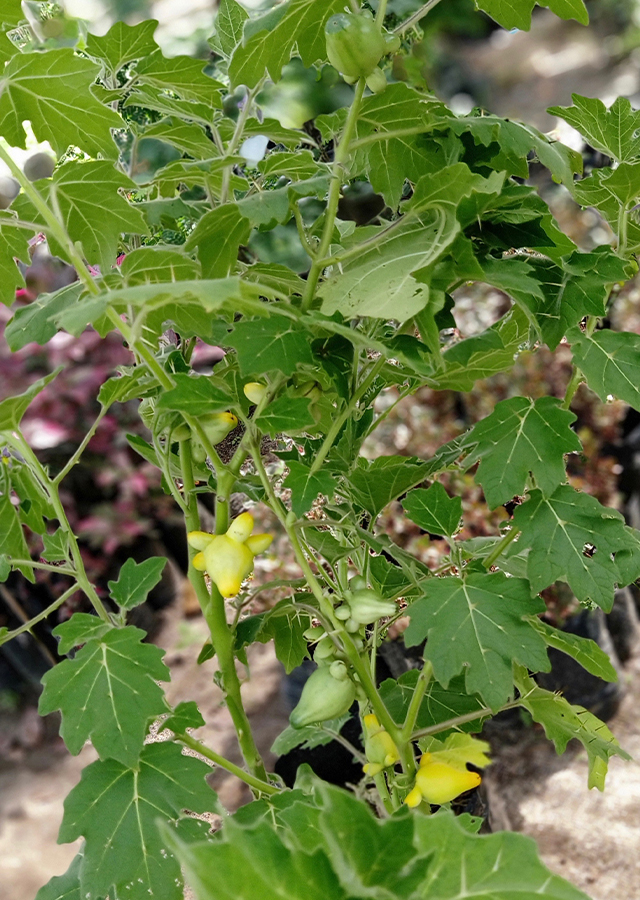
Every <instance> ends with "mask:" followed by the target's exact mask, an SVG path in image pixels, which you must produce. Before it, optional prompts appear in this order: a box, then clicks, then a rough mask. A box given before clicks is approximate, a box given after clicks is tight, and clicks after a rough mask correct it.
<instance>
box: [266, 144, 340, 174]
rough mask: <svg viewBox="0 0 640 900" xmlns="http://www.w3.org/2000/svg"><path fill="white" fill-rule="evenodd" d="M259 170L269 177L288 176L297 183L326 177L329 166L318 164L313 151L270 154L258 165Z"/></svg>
mask: <svg viewBox="0 0 640 900" xmlns="http://www.w3.org/2000/svg"><path fill="white" fill-rule="evenodd" d="M258 170H259V171H260V172H262V174H263V175H265V176H268V177H273V176H274V175H287V176H288V177H289V178H291V179H293V180H295V181H303V180H305V179H312V178H314V177H315V176H316V175H325V176H326V172H327V166H326V163H320V162H318V161H317V160H316V159H315V157H314V155H313V153H312V152H311V150H298V151H296V152H295V153H285V152H279V153H278V152H275V153H269V155H268V156H267V157H266V158H265V159H263V160H262V162H260V163H258Z"/></svg>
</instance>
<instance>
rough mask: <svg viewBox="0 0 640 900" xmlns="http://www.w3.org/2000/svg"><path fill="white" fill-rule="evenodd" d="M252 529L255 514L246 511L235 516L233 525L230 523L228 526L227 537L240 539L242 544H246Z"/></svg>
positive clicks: (235, 539)
mask: <svg viewBox="0 0 640 900" xmlns="http://www.w3.org/2000/svg"><path fill="white" fill-rule="evenodd" d="M252 531H253V516H252V515H251V513H248V512H244V513H241V514H240V515H239V516H238V517H237V518H235V519H234V520H233V522H232V523H231V525H229V527H228V528H227V537H229V538H231V539H232V540H234V541H238V542H239V543H240V544H244V542H245V541H246V539H247V538H248V537H249V535H250V534H251V532H252Z"/></svg>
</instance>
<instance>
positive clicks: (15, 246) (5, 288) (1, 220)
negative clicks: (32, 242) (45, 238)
mask: <svg viewBox="0 0 640 900" xmlns="http://www.w3.org/2000/svg"><path fill="white" fill-rule="evenodd" d="M0 34H1V32H0ZM0 234H1V235H2V244H1V250H0V303H4V304H5V306H11V304H12V303H13V302H14V300H15V299H16V288H21V287H24V286H25V280H24V276H23V275H22V272H21V271H20V269H19V268H18V267H17V265H16V260H18V259H19V260H22V261H23V262H28V261H29V259H30V256H29V243H28V235H29V232H28V231H27V230H26V229H22V228H18V227H16V225H15V213H14V212H11V211H6V212H4V213H0ZM29 308H30V307H29V306H27V307H25V309H29Z"/></svg>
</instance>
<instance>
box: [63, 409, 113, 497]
mask: <svg viewBox="0 0 640 900" xmlns="http://www.w3.org/2000/svg"><path fill="white" fill-rule="evenodd" d="M108 411H109V407H108V406H103V407H102V409H101V410H100V412H99V413H98V415H97V417H96V419H95V420H94V422H93V425H92V426H91V428H90V429H89V431H88V432H87V433H86V434H85V436H84V437H83V439H82V441H81V443H80V446H79V447H78V449H77V450H76V452H75V453H74V454H73V456H72V457H71V458H70V459H69V460H68V461H67V464H66V465H65V466H64V467H63V468H62V469H61V470H60V472H58V474H57V475H56V477H55V478H53V479H52V482H51V483H52V484H53V485H55V486H56V487H57V486H58V485H59V484H60V482H61V481H62V480H63V479H64V478H66V477H67V475H68V474H69V472H70V471H71V469H73V467H74V466H75V465H76V464H77V463H78V461H79V459H80V457H81V456H82V454H83V453H84V451H85V450H86V448H87V444H88V443H89V441H90V440H91V438H92V437H93V436H94V434H95V433H96V431H97V430H98V426H99V425H100V422H102V420H103V418H104V417H105V416H106V414H107V412H108Z"/></svg>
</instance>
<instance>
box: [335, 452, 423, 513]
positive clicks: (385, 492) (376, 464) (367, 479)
mask: <svg viewBox="0 0 640 900" xmlns="http://www.w3.org/2000/svg"><path fill="white" fill-rule="evenodd" d="M428 471H429V464H428V463H425V462H423V461H422V460H421V459H417V458H416V457H412V456H379V457H378V458H377V459H374V460H373V462H371V461H370V460H365V459H362V458H361V459H359V460H358V462H357V464H356V468H355V469H354V471H353V472H352V474H351V476H350V479H349V490H350V493H351V494H352V496H353V498H354V499H355V501H356V502H357V503H358V504H360V506H362V507H364V509H366V510H367V511H368V512H370V513H371V515H372V516H377V515H378V513H380V512H382V510H383V509H384V508H385V506H386V505H387V504H388V503H391V501H392V500H395V499H396V498H397V497H399V496H400V494H404V492H405V491H408V490H409V488H412V487H415V485H416V484H419V483H420V482H421V481H423V480H424V479H425V478H426V477H427V475H428Z"/></svg>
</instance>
